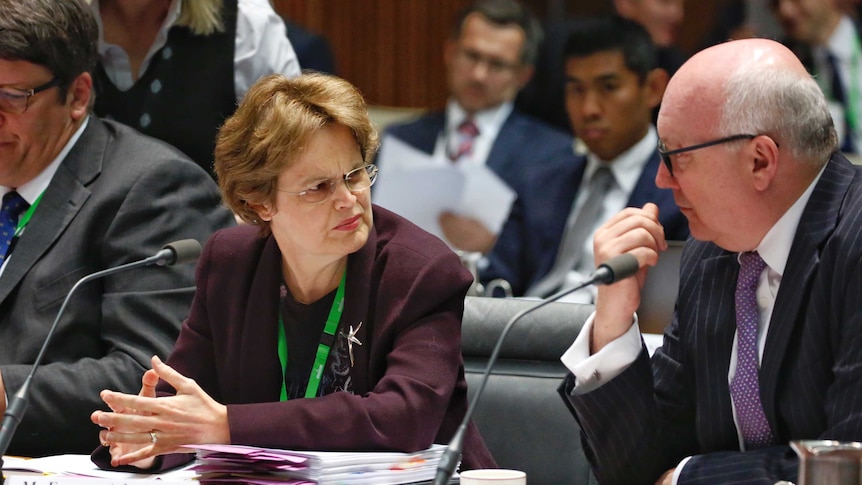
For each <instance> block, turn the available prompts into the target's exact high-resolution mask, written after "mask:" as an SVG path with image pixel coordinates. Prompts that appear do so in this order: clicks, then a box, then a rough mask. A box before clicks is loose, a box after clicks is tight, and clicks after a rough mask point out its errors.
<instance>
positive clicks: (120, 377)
mask: <svg viewBox="0 0 862 485" xmlns="http://www.w3.org/2000/svg"><path fill="white" fill-rule="evenodd" d="M0 31H2V32H3V34H2V36H0V193H2V194H3V209H2V210H0V219H2V225H3V226H2V229H0V256H2V263H3V265H2V267H0V411H5V408H6V399H7V398H8V397H11V396H12V394H14V393H15V392H17V391H18V389H19V388H20V387H21V385H22V383H23V381H24V378H25V377H26V375H27V373H28V372H29V371H30V368H31V364H32V362H33V361H34V359H35V358H36V355H37V353H38V351H39V349H40V347H41V345H42V343H43V341H44V339H45V337H46V335H47V332H48V330H49V328H50V326H51V323H52V322H53V320H54V318H55V317H56V315H57V312H58V310H59V307H60V304H61V303H62V301H63V299H64V298H65V296H66V295H67V294H68V292H69V290H70V289H71V287H72V285H73V284H74V283H75V282H76V281H77V280H79V279H80V278H81V277H83V276H85V275H87V274H90V273H93V272H96V271H99V270H102V269H106V268H110V267H114V266H118V265H120V264H123V263H127V262H131V261H135V260H139V259H143V258H145V257H148V256H151V255H153V254H154V253H155V252H156V251H158V250H159V249H160V248H161V247H162V246H163V245H164V244H166V243H169V242H171V241H172V240H177V239H185V238H194V239H197V240H199V241H205V240H206V239H207V238H208V237H209V235H210V233H211V232H212V231H214V230H215V229H217V228H220V227H225V226H228V225H230V224H232V222H233V218H232V216H231V214H230V212H229V211H227V210H226V209H224V208H223V207H221V204H220V202H219V195H218V191H217V189H216V187H215V184H214V183H213V181H212V180H211V179H210V178H209V177H208V176H207V174H206V173H205V172H204V171H203V170H202V169H200V168H199V167H198V166H197V165H195V164H194V163H192V162H191V161H189V160H188V158H187V157H185V156H184V155H182V154H180V152H179V151H177V150H176V149H174V148H173V147H170V146H168V145H166V144H164V143H162V142H158V141H156V140H153V139H151V138H148V137H144V136H143V135H141V134H139V133H138V132H135V131H133V130H132V129H130V128H127V127H125V126H122V125H120V124H117V123H113V122H107V121H102V120H100V119H98V118H96V117H94V116H90V114H89V110H90V108H91V107H92V104H93V93H92V84H93V82H92V77H91V74H90V73H91V71H92V69H93V68H94V66H95V64H96V59H97V50H96V44H97V38H98V27H97V24H96V20H95V18H94V16H93V13H92V11H91V10H90V8H89V7H88V6H87V5H86V4H84V3H83V2H81V1H79V0H64V1H62V2H57V1H54V0H10V1H5V2H3V3H2V4H0ZM13 206H15V207H17V208H18V209H19V211H18V214H17V215H16V214H14V213H13V212H14V211H13V209H12V207H13ZM28 208H29V209H28ZM16 227H17V230H16ZM13 231H14V232H15V233H16V234H15V236H14V237H13V234H12V233H13ZM13 249H14V251H13ZM193 271H194V268H193V265H190V264H186V265H178V266H174V267H165V268H153V267H150V268H144V269H137V270H133V271H130V272H125V273H122V274H117V275H114V276H110V277H106V278H104V279H101V280H99V281H97V282H92V283H88V284H86V285H84V286H82V287H80V290H78V291H76V293H75V296H74V297H73V298H72V299H71V300H70V301H69V305H68V307H67V308H66V312H65V313H64V315H63V318H62V319H61V320H60V322H59V326H58V328H57V332H56V334H55V335H54V336H53V340H52V342H51V345H50V346H49V347H48V350H47V352H46V354H45V358H44V361H43V362H42V367H41V368H40V369H39V372H38V373H36V375H35V378H34V380H33V381H32V383H31V386H30V395H29V398H30V406H29V410H28V412H27V414H26V415H25V416H24V419H23V420H22V421H21V424H20V426H19V427H18V430H17V433H16V435H15V438H14V439H13V440H12V443H11V447H10V448H9V452H10V453H13V454H22V455H42V454H53V453H61V452H62V453H86V452H89V451H91V450H92V449H93V447H94V446H96V445H98V428H97V427H95V426H93V425H92V424H91V423H90V420H89V415H90V413H91V412H92V410H93V409H94V408H97V407H101V399H100V398H99V392H100V391H101V390H103V389H106V388H121V389H125V390H126V391H127V392H136V390H137V389H138V388H139V386H140V376H141V375H142V374H143V372H144V370H145V369H146V368H148V366H149V359H150V357H151V356H152V355H153V354H159V355H161V356H166V355H167V354H168V352H169V351H170V349H171V347H172V346H173V343H174V340H175V339H176V337H177V334H178V332H179V328H180V324H181V322H182V320H183V318H185V316H186V315H187V313H188V309H189V305H190V303H191V298H192V294H193V292H194V286H193V285H194V279H193Z"/></svg>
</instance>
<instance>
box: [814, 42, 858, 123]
mask: <svg viewBox="0 0 862 485" xmlns="http://www.w3.org/2000/svg"><path fill="white" fill-rule="evenodd" d="M850 47H851V48H852V52H851V53H850V66H849V71H850V82H849V83H845V82H843V80H841V84H842V85H844V89H845V95H846V96H847V99H846V102H847V105H846V106H842V108H843V109H844V119H845V121H846V123H847V135H848V136H851V137H853V136H855V133H856V130H857V129H859V124H860V122H862V120H860V119H859V103H860V92H859V87H860V80H859V62H860V61H859V59H860V57H862V46H860V40H859V34H858V33H856V35H854V36H853V43H852V44H851V46H850ZM833 55H834V54H833ZM837 60H838V59H837V58H836V61H837ZM834 74H835V75H836V76H841V72H840V67H839V66H837V65H836V66H835V72H834ZM817 83H818V84H819V85H820V89H821V90H822V91H823V92H824V93H829V94H830V97H831V98H832V99H833V100H834V96H835V93H832V89H831V86H827V85H826V81H825V80H824V79H823V76H817ZM848 84H849V86H848ZM851 139H852V138H851Z"/></svg>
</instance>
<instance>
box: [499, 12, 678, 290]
mask: <svg viewBox="0 0 862 485" xmlns="http://www.w3.org/2000/svg"><path fill="white" fill-rule="evenodd" d="M565 59H566V61H565V66H564V71H565V79H566V89H565V94H566V111H567V112H568V115H569V119H570V121H571V124H572V126H573V127H574V130H575V132H577V133H578V135H579V137H580V139H581V141H583V143H584V145H585V146H586V148H587V149H588V152H587V153H586V154H582V155H579V156H578V159H577V162H576V163H574V164H568V165H562V164H547V165H545V166H541V167H536V168H534V169H533V170H531V172H530V174H529V175H528V176H527V177H526V178H525V179H524V180H523V183H524V187H523V193H524V195H522V196H521V197H520V198H519V199H518V200H517V201H516V202H515V206H514V208H513V209H512V213H511V215H510V217H509V220H508V221H507V222H506V225H505V226H504V227H503V231H502V232H501V234H500V237H499V239H498V240H497V243H496V245H495V246H494V249H493V250H492V251H491V252H490V254H489V255H488V263H489V264H488V267H487V269H486V270H484V271H483V272H482V279H483V280H484V281H486V282H487V281H489V280H492V279H495V278H503V279H505V280H507V281H508V282H509V283H510V285H511V286H512V290H513V293H514V294H515V295H523V294H528V295H530V296H537V297H546V296H548V295H550V294H552V293H554V292H555V291H558V290H560V289H564V288H569V287H572V286H574V285H576V284H578V283H579V282H581V281H583V279H584V278H585V277H586V276H588V275H589V274H590V273H591V272H592V271H593V270H594V269H595V266H594V265H593V254H592V234H593V232H594V231H595V230H596V229H597V228H598V227H599V226H600V225H601V224H602V223H603V222H604V221H605V220H607V219H608V218H610V217H611V216H612V215H613V214H615V213H617V212H618V211H620V210H621V209H623V208H624V207H642V206H643V205H644V204H646V203H647V202H653V203H655V204H657V205H658V206H659V207H660V209H661V210H660V214H661V222H662V224H663V225H664V227H665V235H666V237H667V238H668V239H675V240H684V239H685V238H686V237H688V225H687V224H686V221H685V217H683V215H682V214H681V213H680V212H679V209H678V208H677V207H676V204H675V203H674V201H673V194H672V193H671V191H670V190H667V189H661V188H658V187H656V185H655V176H656V172H657V171H658V168H659V165H660V164H661V161H660V158H659V155H658V152H657V151H656V146H657V144H658V137H657V136H656V133H655V128H654V127H653V125H652V114H651V113H652V110H653V108H655V107H656V106H658V104H659V102H660V101H661V98H662V94H663V93H664V89H665V86H666V84H667V74H666V73H665V71H664V70H663V69H661V68H659V67H658V66H657V56H656V49H655V46H654V45H653V44H652V42H651V41H650V37H649V34H648V33H647V31H646V30H645V29H644V28H643V27H641V26H640V25H639V24H637V23H635V22H633V21H631V20H626V19H623V18H621V17H616V16H609V17H597V18H593V19H589V20H585V21H583V22H582V23H581V24H580V27H579V28H578V29H576V30H575V31H573V33H572V34H571V36H570V37H569V39H568V41H567V42H566V45H565ZM600 172H604V173H605V176H607V174H608V173H609V175H610V179H608V180H606V183H605V185H604V186H601V185H597V182H598V178H599V177H600V175H599V174H600ZM594 204H598V206H597V207H595V208H594V210H590V206H592V205H594ZM564 241H565V242H564ZM572 298H573V299H574V300H575V301H581V302H588V303H591V302H592V300H593V293H592V292H591V291H590V290H585V291H582V292H577V293H575V294H573V295H572Z"/></svg>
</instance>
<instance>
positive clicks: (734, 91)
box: [719, 64, 838, 166]
mask: <svg viewBox="0 0 862 485" xmlns="http://www.w3.org/2000/svg"><path fill="white" fill-rule="evenodd" d="M724 96H725V100H724V105H723V109H722V113H721V119H720V120H719V130H720V132H719V133H721V134H723V135H724V136H729V135H735V134H753V135H769V136H771V137H772V138H773V139H774V140H775V141H776V142H777V143H778V144H779V145H780V147H781V148H780V150H788V151H789V152H790V154H791V155H792V157H793V158H794V159H795V160H799V161H801V162H804V163H811V164H813V165H816V166H822V165H823V164H825V163H826V162H827V161H828V160H829V156H830V155H831V154H832V152H834V151H835V150H836V149H837V148H838V135H837V133H836V131H835V126H834V125H833V122H832V115H831V113H830V112H829V107H828V105H827V104H826V98H825V97H824V96H823V92H822V91H821V90H820V87H819V86H818V85H817V83H816V82H815V81H814V79H813V78H811V77H810V76H807V75H806V76H801V75H799V74H798V73H795V72H793V71H790V70H787V69H776V68H775V67H774V66H770V65H764V64H760V65H755V66H744V67H740V68H738V69H737V70H736V72H734V73H733V74H731V75H730V77H729V78H728V80H727V83H726V84H725V86H724ZM728 148H730V147H728Z"/></svg>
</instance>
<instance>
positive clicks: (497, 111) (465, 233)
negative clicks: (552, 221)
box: [379, 0, 574, 252]
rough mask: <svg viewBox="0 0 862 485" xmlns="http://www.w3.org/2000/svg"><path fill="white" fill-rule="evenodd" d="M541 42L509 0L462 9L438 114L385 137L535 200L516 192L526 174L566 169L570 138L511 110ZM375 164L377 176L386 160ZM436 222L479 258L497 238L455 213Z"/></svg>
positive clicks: (533, 24) (527, 16) (525, 14)
mask: <svg viewBox="0 0 862 485" xmlns="http://www.w3.org/2000/svg"><path fill="white" fill-rule="evenodd" d="M541 36H542V33H541V27H540V26H539V23H538V21H537V20H536V19H535V18H534V17H533V15H532V14H531V13H530V12H529V10H528V9H527V8H526V7H524V6H523V5H521V4H519V3H518V2H516V1H515V0H480V1H477V2H475V3H473V4H471V5H468V6H467V7H466V8H465V9H464V10H462V11H461V13H460V14H459V16H458V17H457V19H456V22H455V27H454V29H453V32H452V35H451V38H450V39H449V41H448V42H447V43H446V46H445V51H444V59H445V63H446V70H447V81H448V83H449V90H450V93H451V98H450V100H449V102H448V104H447V105H446V110H445V112H442V113H432V114H429V115H426V116H424V117H422V118H420V119H418V120H416V121H413V122H410V123H406V124H402V125H396V126H392V127H390V128H389V129H388V130H387V134H388V135H390V136H392V137H394V138H397V139H399V140H400V141H403V142H405V143H406V144H408V145H410V146H412V147H414V148H416V149H417V150H419V151H422V152H424V153H426V154H428V155H431V156H432V157H433V159H434V160H436V161H437V162H438V163H440V164H454V165H456V166H463V165H464V164H478V165H485V166H487V167H488V168H489V169H491V170H492V171H493V172H494V173H495V174H496V175H498V176H499V177H500V178H501V179H502V180H503V182H505V183H506V185H508V186H509V187H511V188H512V189H514V190H515V192H516V193H517V196H519V197H530V196H532V197H535V196H536V195H535V192H533V193H532V194H530V193H528V191H527V190H525V188H524V187H523V179H524V178H525V175H526V174H527V173H528V172H529V171H530V170H532V169H534V168H536V167H539V166H542V165H547V164H554V165H556V166H564V165H566V164H572V163H574V154H573V152H572V138H571V136H569V135H567V134H566V133H563V132H562V131H559V130H557V129H555V128H551V127H550V126H548V125H546V124H545V123H542V122H540V121H538V120H536V119H533V118H531V117H528V116H526V115H524V114H521V113H520V112H518V111H517V110H516V109H514V104H513V102H514V99H515V96H516V95H517V93H518V91H519V90H520V89H521V88H522V87H523V86H524V85H525V84H526V83H527V81H529V79H530V77H531V76H532V75H533V65H534V64H535V61H536V55H537V51H538V45H539V42H540V41H541ZM386 143H387V142H386V138H385V137H384V139H383V145H384V147H385V145H386ZM384 152H385V148H384V149H383V150H381V153H384ZM379 163H380V164H381V166H382V168H383V170H384V172H385V171H386V169H387V167H386V162H385V161H384V160H381V161H380V162H379ZM381 183H383V184H385V183H386V182H385V181H383V182H381ZM439 223H440V226H441V228H442V231H443V233H444V235H445V237H446V239H447V240H448V242H449V243H450V245H452V246H454V247H455V248H458V249H462V250H466V251H478V252H487V251H488V250H490V249H491V247H492V246H493V244H494V241H495V239H496V236H497V235H496V234H494V233H492V232H491V231H490V230H489V229H488V228H487V227H485V226H484V225H483V224H482V223H481V222H479V221H477V220H475V219H473V218H470V217H466V216H463V215H460V214H458V213H457V212H444V213H443V214H440V215H439Z"/></svg>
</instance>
